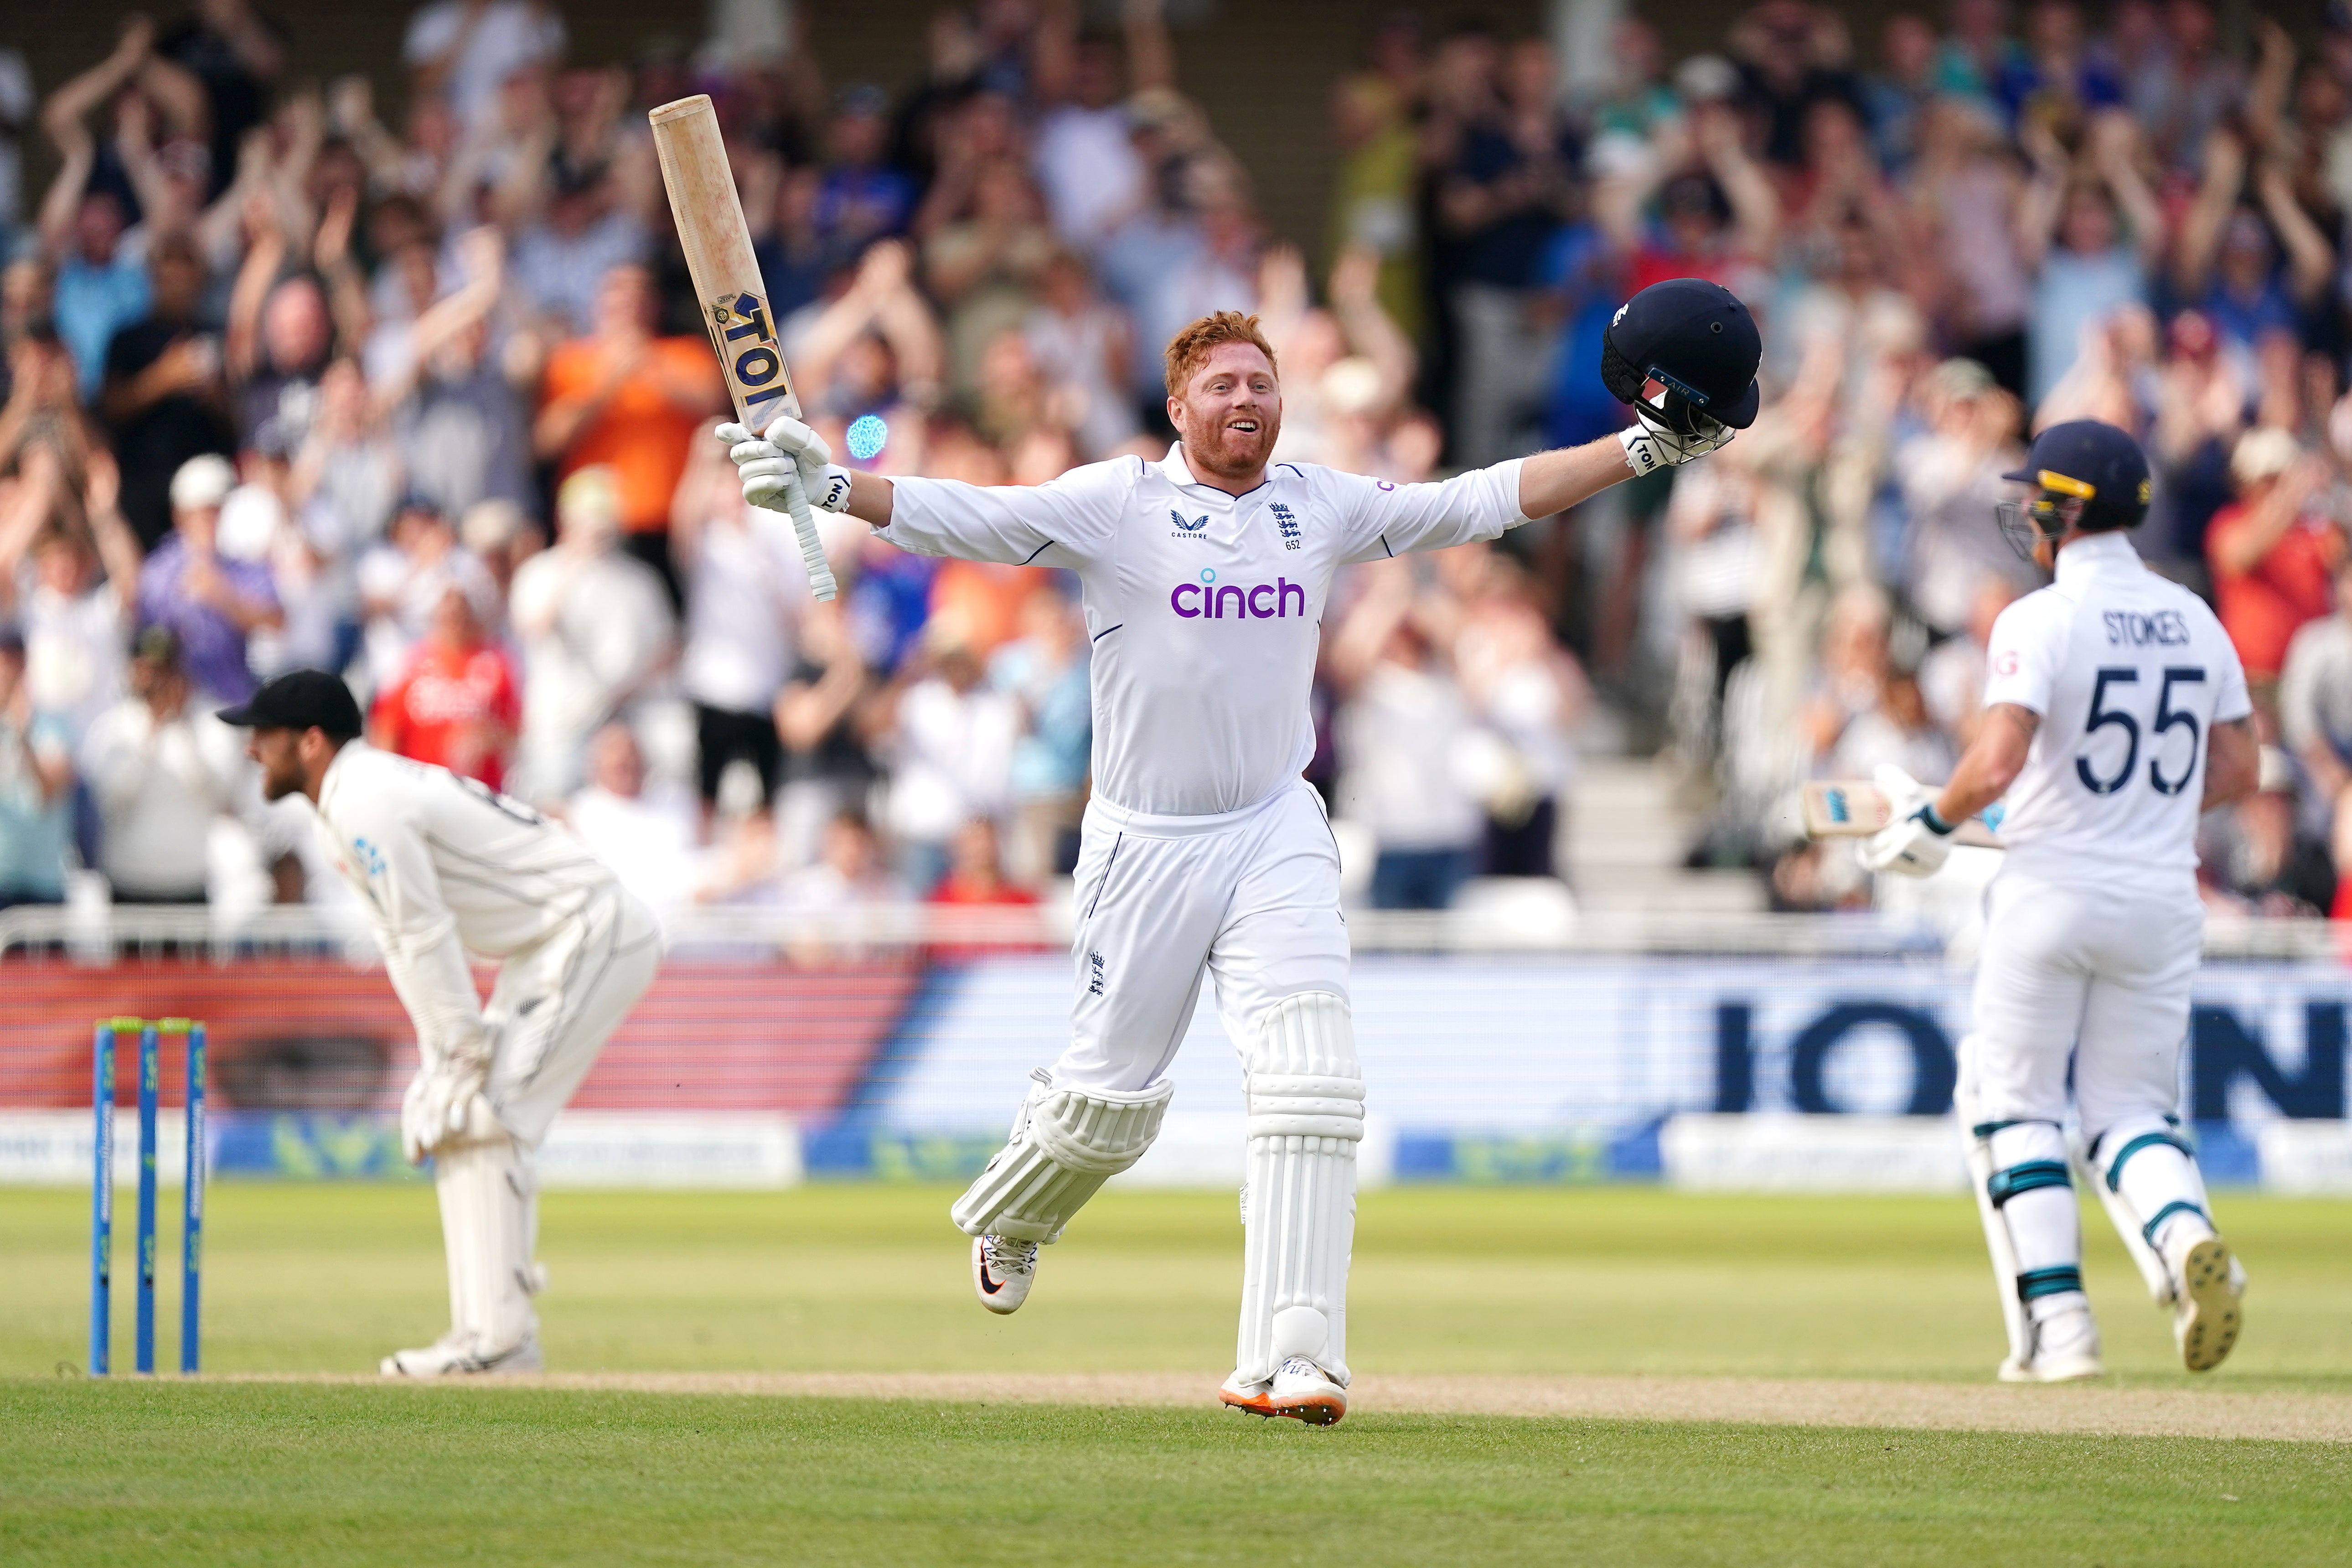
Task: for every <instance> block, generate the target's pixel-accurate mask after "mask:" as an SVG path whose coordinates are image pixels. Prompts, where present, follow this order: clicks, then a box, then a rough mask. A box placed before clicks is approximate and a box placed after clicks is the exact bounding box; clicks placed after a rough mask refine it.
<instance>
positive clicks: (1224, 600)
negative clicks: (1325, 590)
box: [1168, 572, 1307, 621]
mask: <svg viewBox="0 0 2352 1568" xmlns="http://www.w3.org/2000/svg"><path fill="white" fill-rule="evenodd" d="M1201 575H1202V577H1203V578H1206V579H1209V580H1208V581H1205V582H1200V583H1179V584H1177V585H1176V587H1175V588H1174V590H1173V591H1172V592H1171V593H1170V594H1169V595H1168V607H1169V608H1171V609H1172V610H1174V611H1175V612H1176V613H1177V614H1178V615H1180V616H1183V617H1184V618H1185V619H1186V620H1188V621H1195V620H1202V619H1207V620H1212V621H1223V620H1234V621H1246V620H1260V621H1280V620H1287V619H1288V618H1289V616H1290V604H1291V600H1292V599H1293V598H1294V597H1295V598H1296V599H1297V601H1298V613H1299V614H1300V615H1302V616H1304V615H1305V614H1306V613H1307V584H1304V583H1294V582H1292V581H1291V580H1290V579H1289V578H1287V577H1276V579H1275V580H1274V581H1273V582H1271V583H1219V582H1217V581H1215V574H1213V573H1211V572H1203V573H1202V574H1201Z"/></svg>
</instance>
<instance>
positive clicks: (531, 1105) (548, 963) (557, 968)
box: [482, 883, 662, 1150]
mask: <svg viewBox="0 0 2352 1568" xmlns="http://www.w3.org/2000/svg"><path fill="white" fill-rule="evenodd" d="M661 945H662V944H661V928H660V926H659V925H658V924H657V923H656V921H655V920H654V915H653V911H652V910H649V909H647V908H646V906H645V905H644V904H643V903H642V902H640V901H639V900H637V898H636V897H635V895H634V894H631V893H629V892H627V891H626V890H625V889H622V888H621V887H620V886H619V885H618V884H617V883H615V884H614V885H613V886H612V887H610V888H608V889H606V890H605V891H604V892H603V893H601V894H599V895H598V896H597V897H596V898H595V899H594V900H592V901H591V902H590V903H589V905H588V907H587V908H586V909H584V910H582V911H581V914H580V918H579V919H577V920H575V921H569V922H567V923H566V924H565V925H564V927H563V929H562V930H561V931H557V932H556V933H555V934H553V935H552V936H550V937H549V938H548V939H547V940H546V941H544V942H541V943H539V944H538V945H537V946H535V947H531V948H528V949H526V950H524V951H523V952H518V953H514V954H511V955H509V957H508V959H507V961H506V962H505V963H503V964H501V965H500V966H499V977H498V981H497V983H496V984H494V985H492V986H491V988H490V999H489V1002H488V1005H486V1006H484V1008H483V1009H482V1021H483V1023H484V1024H485V1025H486V1026H488V1030H489V1035H490V1039H491V1041H492V1042H493V1043H492V1046H491V1050H490V1072H489V1081H488V1084H487V1085H486V1086H485V1094H486V1096H487V1098H488V1100H489V1102H490V1109H491V1110H493V1111H495V1112H496V1113H497V1114H498V1118H499V1123H500V1124H501V1125H502V1126H504V1127H505V1128H506V1130H507V1131H509V1132H511V1133H512V1134H514V1136H515V1140H516V1141H517V1142H520V1144H521V1145H522V1146H523V1147H524V1148H525V1149H527V1150H528V1149H535V1148H537V1147H538V1146H539V1143H540V1142H541V1140H542V1139H544V1138H545V1137H546V1136H547V1130H548V1128H549V1127H550V1126H551V1125H552V1124H553V1123H554V1121H555V1114H556V1112H557V1111H559V1110H562V1109H563V1106H564V1102H565V1101H566V1100H570V1099H571V1098H572V1092H573V1091H574V1090H576V1089H579V1087H580V1082H581V1080H582V1079H584V1078H586V1077H587V1076H588V1069H589V1068H592V1067H593V1066H595V1065H596V1056H597V1053H598V1052H600V1051H602V1050H603V1049H604V1042H605V1041H606V1040H608V1039H610V1038H612V1036H613V1031H614V1029H617V1028H619V1027H620V1026H621V1020H622V1019H624V1018H625V1017H627V1016H629V1009H630V1008H632V1007H634V1006H635V1005H637V999H638V998H639V997H641V996H643V995H644V994H646V987H648V986H650V985H651V984H653V982H654V970H655V967H656V965H657V964H658V963H660V961H661Z"/></svg>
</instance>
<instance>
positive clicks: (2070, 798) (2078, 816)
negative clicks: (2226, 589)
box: [1984, 533, 2253, 878]
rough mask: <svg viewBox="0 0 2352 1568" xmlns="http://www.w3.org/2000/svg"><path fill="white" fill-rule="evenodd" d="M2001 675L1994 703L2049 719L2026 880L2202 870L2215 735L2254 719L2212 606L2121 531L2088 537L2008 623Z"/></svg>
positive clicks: (2015, 808) (2002, 622) (2020, 846)
mask: <svg viewBox="0 0 2352 1568" xmlns="http://www.w3.org/2000/svg"><path fill="white" fill-rule="evenodd" d="M1986 665H1987V668H1988V671H1989V673H1988V675H1987V677H1986V680H1985V694H1984V700H1985V706H1987V707H1990V706H1992V705H1993V704H1994V703H1996V702H2013V703H2015V704H2016V705H2017V706H2019V707H2021V708H2026V709H2031V710H2032V711H2033V712H2035V713H2038V714H2040V715H2041V717H2042V724H2041V728H2040V729H2038V730H2036V731H2034V736H2033V744H2032V749H2031V750H2030V751H2029V752H2027V753H2026V760H2025V769H2024V771H2023V772H2022V773H2019V774H2018V776H2017V782H2016V783H2015V784H2012V785H2011V787H2010V791H2009V800H2008V814H2007V816H2005V817H2004V818H2003V819H2002V821H2001V825H2000V835H2001V837H2002V838H2004V839H2005V840H2007V841H2008V843H2009V846H2010V851H2009V866H2010V868H2012V869H2018V870H2028V869H2031V870H2043V869H2047V870H2051V871H2056V872H2067V871H2072V872H2074V873H2077V874H2081V873H2086V872H2087V873H2093V874H2095V875H2098V876H2101V877H2106V878H2113V877H2117V876H2126V875H2131V874H2135V873H2145V872H2158V873H2163V874H2166V875H2168V876H2177V875H2178V874H2179V872H2182V871H2193V870H2195V869H2196V867H2197V818H2198V816H2199V815H2200V812H2201V811H2202V809H2203V800H2204V795H2205V756H2206V751H2207V746H2208V742H2209V738H2210V735H2211V734H2212V730H2213V726H2214V725H2215V724H2216V723H2217V722H2227V721H2231V720H2233V719H2243V718H2245V717H2246V716H2247V715H2248V714H2250V713H2252V711H2253V704H2252V702H2251V701H2250V700H2248V698H2247V696H2246V675H2245V670H2244V669H2243V668H2242V667H2241V666H2240V665H2239V663H2238V654H2237V650H2236V649H2235V648H2233V647H2231V646H2230V638H2229V636H2228V634H2227V633H2225V632H2223V631H2222V629H2221V622H2220V621H2218V620H2216V619H2215V618H2214V616H2213V612H2212V611H2210V610H2209V609H2207V608H2206V607H2205V603H2204V601H2203V600H2201V599H2200V598H2198V597H2197V595H2194V594H2191V593H2190V592H2189V590H2188V589H2186V588H2183V587H2181V586H2179V584H2175V583H2169V582H2167V581H2166V580H2165V579H2164V578H2162V577H2159V576H2158V575H2157V574H2155V573H2153V572H2151V571H2149V570H2148V569H2147V567H2146V566H2144V565H2142V564H2141V563H2140V559H2139V555H2138V554H2137V552H2135V551H2134V550H2133V549H2132V546H2131V542H2130V541H2129V540H2128V539H2126V538H2125V537H2124V536H2123V535H2122V534H2120V533H2109V534H2094V535H2092V536H2090V537H2089V538H2085V539H2078V540H2076V541H2075V542H2074V543H2072V544H2069V545H2067V546H2066V547H2065V548H2064V549H2063V550H2061V551H2060V552H2058V575H2057V581H2056V582H2054V583H2053V584H2051V585H2050V586H2049V587H2047V588H2042V589H2039V590H2037V591H2036V592H2034V593H2032V594H2028V595H2026V596H2025V597H2024V598H2022V599H2020V600H2018V601H2017V603H2015V604H2013V605H2010V607H2009V608H2008V609H2006V610H2003V611H2002V612H2001V613H2000V619H1999V620H1997V621H1995V622H1994V623H1993V629H1992V641H1991V644H1990V647H1989V648H1988V650H1987V654H1986Z"/></svg>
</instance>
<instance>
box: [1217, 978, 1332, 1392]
mask: <svg viewBox="0 0 2352 1568" xmlns="http://www.w3.org/2000/svg"><path fill="white" fill-rule="evenodd" d="M1248 1090H1249V1181H1248V1185H1246V1186H1244V1188H1243V1189H1242V1224H1243V1227H1244V1237H1245V1239H1244V1250H1243V1256H1242V1319H1241V1336H1240V1341H1239V1344H1238V1346H1237V1348H1236V1350H1235V1352H1234V1366H1235V1376H1236V1377H1237V1378H1239V1379H1240V1380H1242V1381H1244V1382H1262V1381H1265V1379H1268V1378H1271V1377H1272V1376H1273V1375H1274V1370H1275V1368H1276V1367H1277V1366H1279V1365H1281V1364H1282V1363H1283V1362H1284V1361H1285V1360H1286V1359H1287V1358H1289V1357H1291V1356H1305V1357H1306V1358H1307V1359H1308V1360H1309V1361H1312V1362H1313V1363H1315V1364H1316V1365H1318V1366H1319V1367H1321V1368H1322V1369H1323V1370H1324V1372H1325V1373H1328V1375H1329V1376H1330V1378H1331V1380H1332V1381H1333V1382H1335V1383H1338V1384H1340V1385H1341V1386H1342V1387H1344V1386H1346V1384H1347V1382H1348V1364H1347V1331H1348V1255H1349V1251H1350V1249H1351V1248H1352V1247H1353V1246H1354V1244H1355V1237H1356V1145H1357V1144H1358V1143H1359V1142H1361V1141H1362V1139H1363V1136H1364V1075H1363V1071H1362V1069H1361V1068H1359V1067H1358V1066H1357V1064H1356V1032H1355V1027H1354V1026H1353V1024H1352V1023H1351V1022H1350V1021H1349V1016H1348V1004H1347V1003H1346V1002H1345V1001H1344V1000H1342V999H1341V998H1339V997H1338V996H1335V995H1333V994H1330V993H1329V992H1325V991H1314V992H1308V993H1307V994H1304V995H1299V996H1287V997H1285V998H1284V999H1283V1000H1281V1001H1280V1002H1277V1003H1276V1004H1275V1005H1273V1006H1272V1007H1270V1008H1268V1009H1267V1010H1266V1013H1265V1016H1264V1017H1263V1018H1262V1019H1260V1020H1259V1023H1258V1029H1257V1038H1256V1039H1255V1041H1254V1042H1253V1043H1252V1046H1251V1049H1250V1056H1249V1070H1248Z"/></svg>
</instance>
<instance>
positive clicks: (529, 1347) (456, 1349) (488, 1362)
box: [376, 1329, 547, 1377]
mask: <svg viewBox="0 0 2352 1568" xmlns="http://www.w3.org/2000/svg"><path fill="white" fill-rule="evenodd" d="M546 1370H547V1359H546V1358H545V1357H544V1356H542V1355H541V1354H540V1350H539V1336H538V1335H537V1334H533V1335H531V1336H530V1338H529V1339H527V1340H525V1341H523V1342H522V1343H520V1344H519V1345H517V1346H515V1347H514V1348H513V1349H512V1350H507V1351H500V1352H498V1353H497V1354H495V1355H481V1354H478V1353H477V1352H475V1350H474V1347H473V1342H472V1340H471V1339H470V1338H468V1337H467V1336H466V1335H462V1334H460V1333H458V1332H457V1331H456V1330H455V1329H452V1330H451V1331H449V1332H447V1333H446V1334H443V1335H442V1336H441V1337H440V1338H439V1339H437V1340H435V1341H434V1342H432V1343H431V1344H429V1345H426V1346H425V1347H424V1348H423V1349H421V1350H413V1351H394V1352H392V1353H391V1354H390V1355H388V1356H386V1357H384V1358H383V1362H382V1363H380V1364H379V1365H378V1366H377V1367H376V1371H378V1372H379V1373H383V1375H384V1376H386V1377H483V1376H497V1375H499V1374H501V1373H521V1372H545V1371H546Z"/></svg>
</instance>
